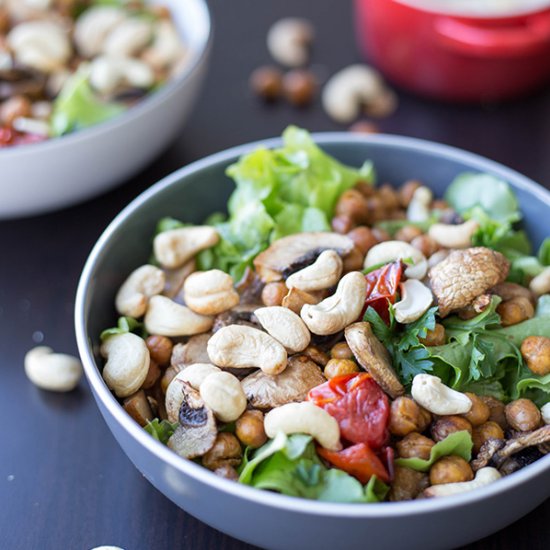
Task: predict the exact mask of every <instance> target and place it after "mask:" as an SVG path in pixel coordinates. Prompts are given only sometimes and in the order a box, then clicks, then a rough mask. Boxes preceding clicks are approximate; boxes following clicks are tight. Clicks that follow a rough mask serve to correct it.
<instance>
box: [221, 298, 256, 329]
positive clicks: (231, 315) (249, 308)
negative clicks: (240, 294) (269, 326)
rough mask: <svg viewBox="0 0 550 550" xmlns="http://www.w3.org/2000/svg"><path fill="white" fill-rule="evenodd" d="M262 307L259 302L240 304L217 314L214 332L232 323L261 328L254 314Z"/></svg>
mask: <svg viewBox="0 0 550 550" xmlns="http://www.w3.org/2000/svg"><path fill="white" fill-rule="evenodd" d="M259 307H260V305H259V303H255V304H252V303H248V304H240V305H238V306H236V307H234V308H232V309H230V310H228V311H224V312H223V313H220V314H219V315H216V318H215V319H214V325H213V327H212V332H214V333H215V332H218V330H220V329H221V328H223V327H228V326H230V325H245V326H247V327H252V328H261V325H260V323H259V322H258V320H257V319H256V317H255V316H254V311H255V310H256V309H258V308H259Z"/></svg>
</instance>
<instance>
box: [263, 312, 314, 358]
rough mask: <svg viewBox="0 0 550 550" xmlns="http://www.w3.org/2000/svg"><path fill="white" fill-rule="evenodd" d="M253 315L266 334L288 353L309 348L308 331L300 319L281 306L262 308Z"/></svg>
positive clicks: (309, 336) (309, 335)
mask: <svg viewBox="0 0 550 550" xmlns="http://www.w3.org/2000/svg"><path fill="white" fill-rule="evenodd" d="M254 315H255V316H256V318H257V319H258V321H259V322H260V324H261V325H262V327H263V328H264V329H265V330H266V332H267V333H268V334H270V335H271V336H273V338H275V340H277V341H278V342H280V343H281V344H282V345H283V346H284V347H285V348H286V349H287V350H288V351H289V352H291V353H296V352H298V351H303V350H304V349H306V348H307V347H308V346H309V342H310V340H311V334H310V333H309V330H308V329H307V327H306V325H305V324H304V322H303V321H302V319H300V317H299V316H298V315H296V313H294V312H293V311H291V310H290V309H288V308H286V307H281V306H272V307H262V308H259V309H257V310H256V311H254Z"/></svg>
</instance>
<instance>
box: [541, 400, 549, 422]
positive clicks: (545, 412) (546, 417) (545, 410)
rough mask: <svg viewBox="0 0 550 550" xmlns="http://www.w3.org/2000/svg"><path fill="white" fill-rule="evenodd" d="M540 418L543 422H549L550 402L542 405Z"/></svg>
mask: <svg viewBox="0 0 550 550" xmlns="http://www.w3.org/2000/svg"><path fill="white" fill-rule="evenodd" d="M540 414H541V417H542V420H543V422H544V423H545V424H550V402H549V403H546V405H543V406H542V407H541V409H540Z"/></svg>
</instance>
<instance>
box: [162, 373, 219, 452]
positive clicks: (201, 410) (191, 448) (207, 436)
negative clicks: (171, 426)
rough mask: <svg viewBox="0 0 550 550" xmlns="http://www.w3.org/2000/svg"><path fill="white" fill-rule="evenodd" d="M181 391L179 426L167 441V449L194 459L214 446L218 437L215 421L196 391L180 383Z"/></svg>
mask: <svg viewBox="0 0 550 550" xmlns="http://www.w3.org/2000/svg"><path fill="white" fill-rule="evenodd" d="M181 391H182V393H183V402H182V404H181V407H180V410H179V417H178V421H179V426H178V427H177V428H176V431H175V432H174V433H173V434H172V436H171V437H170V439H169V440H168V447H170V448H171V449H172V450H173V451H175V452H176V453H177V454H178V455H180V456H182V457H184V458H196V457H198V456H202V455H204V454H205V453H207V452H208V451H209V450H210V449H211V448H212V447H213V446H214V443H215V441H216V436H217V435H218V429H217V427H216V420H215V418H214V413H213V412H212V411H211V410H210V409H209V408H208V407H207V406H206V405H205V404H204V401H203V400H202V399H201V396H200V394H199V392H198V391H196V390H194V389H193V388H192V387H191V386H190V385H189V384H186V383H182V385H181Z"/></svg>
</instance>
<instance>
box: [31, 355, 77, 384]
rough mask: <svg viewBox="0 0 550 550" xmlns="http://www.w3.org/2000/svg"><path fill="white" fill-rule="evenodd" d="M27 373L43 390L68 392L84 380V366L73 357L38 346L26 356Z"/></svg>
mask: <svg viewBox="0 0 550 550" xmlns="http://www.w3.org/2000/svg"><path fill="white" fill-rule="evenodd" d="M25 373H26V375H27V376H28V378H29V380H30V381H31V382H32V383H33V384H34V385H36V386H38V387H39V388H42V389H43V390H50V391H58V392H66V391H71V390H74V388H76V386H77V384H78V382H79V380H80V379H81V378H82V364H81V363H80V361H79V360H78V359H77V358H76V357H73V356H72V355H66V354H64V353H54V351H53V350H52V348H48V347H46V346H38V347H36V348H33V349H31V350H30V351H28V352H27V354H26V355H25Z"/></svg>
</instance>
